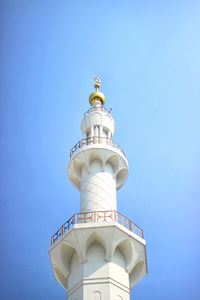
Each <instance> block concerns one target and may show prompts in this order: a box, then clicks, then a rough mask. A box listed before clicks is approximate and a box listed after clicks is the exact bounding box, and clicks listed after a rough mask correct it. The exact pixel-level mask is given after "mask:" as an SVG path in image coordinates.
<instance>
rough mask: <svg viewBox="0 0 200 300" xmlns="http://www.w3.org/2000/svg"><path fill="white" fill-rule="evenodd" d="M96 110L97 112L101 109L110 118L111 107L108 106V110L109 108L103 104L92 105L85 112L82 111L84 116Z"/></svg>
mask: <svg viewBox="0 0 200 300" xmlns="http://www.w3.org/2000/svg"><path fill="white" fill-rule="evenodd" d="M97 111H98V112H99V111H102V112H104V113H106V114H108V115H109V116H110V117H111V118H112V114H111V112H112V109H111V108H110V110H109V109H107V108H105V107H104V106H100V107H93V106H92V107H91V108H90V109H88V110H87V111H86V113H84V117H85V116H87V115H89V114H90V113H92V112H97Z"/></svg>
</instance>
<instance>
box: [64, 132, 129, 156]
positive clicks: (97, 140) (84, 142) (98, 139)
mask: <svg viewBox="0 0 200 300" xmlns="http://www.w3.org/2000/svg"><path fill="white" fill-rule="evenodd" d="M92 144H101V145H106V146H111V147H114V148H115V149H118V150H119V151H120V152H121V153H122V154H124V156H125V153H124V150H123V148H122V147H121V146H120V145H118V144H117V143H116V142H114V141H113V140H112V139H110V138H107V137H97V136H93V137H90V138H87V139H82V140H80V141H78V143H76V145H75V146H74V147H73V148H72V149H71V150H70V158H71V157H72V155H73V154H74V153H75V152H77V151H78V150H79V149H81V148H83V147H86V146H89V145H92Z"/></svg>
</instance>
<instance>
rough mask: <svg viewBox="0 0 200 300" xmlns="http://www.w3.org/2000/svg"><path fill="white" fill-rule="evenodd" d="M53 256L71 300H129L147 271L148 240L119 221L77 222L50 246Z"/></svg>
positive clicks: (57, 270) (60, 279) (59, 275)
mask: <svg viewBox="0 0 200 300" xmlns="http://www.w3.org/2000/svg"><path fill="white" fill-rule="evenodd" d="M50 258H51V263H52V267H53V270H54V275H55V278H56V280H57V281H58V282H59V283H60V284H61V285H62V286H63V287H64V288H65V289H66V291H67V295H68V298H67V299H68V300H75V299H78V300H80V299H84V300H86V299H87V300H89V299H93V298H92V297H98V296H99V295H101V298H100V299H108V300H109V299H111V300H116V299H117V296H119V297H118V298H119V299H120V297H122V299H124V300H128V299H130V288H132V287H134V286H135V284H136V283H137V282H138V281H139V280H140V279H141V278H142V277H143V276H144V275H145V274H146V273H147V265H146V243H145V241H144V240H143V239H142V238H140V237H138V236H137V235H135V234H134V233H133V232H131V231H129V230H127V229H126V228H124V227H123V226H122V225H120V224H118V223H116V222H111V223H105V224H102V223H101V224H98V223H96V224H95V225H94V223H91V224H76V225H74V227H73V228H72V229H71V230H70V231H68V232H67V233H66V234H65V235H64V236H63V237H62V239H60V240H59V241H58V242H57V243H56V244H55V245H54V246H52V247H51V249H50ZM95 292H96V295H95ZM97 292H98V293H99V294H98V293H97Z"/></svg>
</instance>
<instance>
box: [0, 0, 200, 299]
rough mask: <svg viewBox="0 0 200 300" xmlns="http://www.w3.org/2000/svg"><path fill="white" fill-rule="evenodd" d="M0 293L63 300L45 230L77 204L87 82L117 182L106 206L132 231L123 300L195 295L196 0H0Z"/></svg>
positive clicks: (199, 27) (198, 186)
mask: <svg viewBox="0 0 200 300" xmlns="http://www.w3.org/2000/svg"><path fill="white" fill-rule="evenodd" d="M0 28H1V32H0V35H1V36H0V42H1V57H0V65H1V102H0V105H1V109H0V113H1V118H0V122H1V124H0V129H1V147H0V149H1V153H0V154H1V155H0V159H1V190H0V196H1V197H0V201H1V203H0V209H1V219H0V220H1V247H0V252H1V272H0V276H1V277H0V299H2V300H26V299H29V300H36V299H37V300H43V299H48V300H58V299H59V300H62V299H65V291H64V289H63V288H62V287H61V286H60V285H59V284H58V283H57V282H56V281H55V280H54V278H53V273H52V270H51V265H50V259H49V255H48V248H49V245H50V237H51V235H52V234H53V233H55V232H56V231H57V229H58V228H59V227H60V225H62V224H63V223H64V222H65V220H67V219H68V218H69V217H71V216H72V215H73V213H74V212H78V211H79V192H78V191H77V190H76V189H75V188H74V187H73V186H72V185H71V184H70V182H69V179H68V177H67V163H68V160H69V151H70V148H71V147H72V146H73V145H74V144H75V143H76V142H77V141H78V140H79V139H80V138H81V132H80V122H81V119H82V117H83V113H84V112H85V111H86V110H87V109H88V108H89V103H88V97H89V95H90V93H91V92H92V91H93V77H94V75H97V76H99V77H101V78H102V89H101V90H102V92H104V94H105V96H106V99H107V102H106V107H107V108H110V107H112V109H113V117H114V119H115V121H116V132H115V140H116V141H117V142H118V143H119V144H120V145H122V146H123V147H124V149H125V152H126V155H127V158H128V161H129V166H130V172H129V178H128V181H127V183H126V184H125V186H124V187H123V188H122V189H121V190H120V191H119V192H118V210H119V212H121V213H123V214H124V215H126V216H127V217H129V218H131V219H132V220H133V221H134V222H135V223H136V224H138V225H139V226H140V227H142V228H143V229H144V233H145V238H146V241H147V258H148V267H149V274H148V275H147V276H146V277H145V278H144V279H143V280H142V281H141V282H140V283H139V284H138V285H137V286H136V287H135V289H134V290H133V291H132V292H131V296H132V298H133V299H134V300H146V299H151V300H160V299H162V300H165V299H166V300H169V299H173V300H177V299H181V300H197V299H200V289H199V282H200V276H199V266H200V255H199V253H200V240H199V227H200V221H199V218H200V204H199V200H200V139H199V136H200V83H199V82H200V2H199V1H195V0H190V1H189V0H188V1H184V0H180V1H176V0H175V1H142V0H140V1H139V0H137V1H134V0H132V1H131V0H129V1H126V0H123V1H117V0H116V1H67V0H66V1H64V0H60V1H47V0H46V1H45V0H44V1H40V0H29V1H27V0H24V1H23V0H18V1H16V0H15V1H14V0H1V1H0Z"/></svg>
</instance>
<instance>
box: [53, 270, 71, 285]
mask: <svg viewBox="0 0 200 300" xmlns="http://www.w3.org/2000/svg"><path fill="white" fill-rule="evenodd" d="M54 274H55V277H56V280H57V281H58V282H60V284H61V285H62V286H63V287H64V289H66V290H67V286H68V284H67V277H65V276H64V275H63V273H62V272H61V270H60V269H59V268H54Z"/></svg>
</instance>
